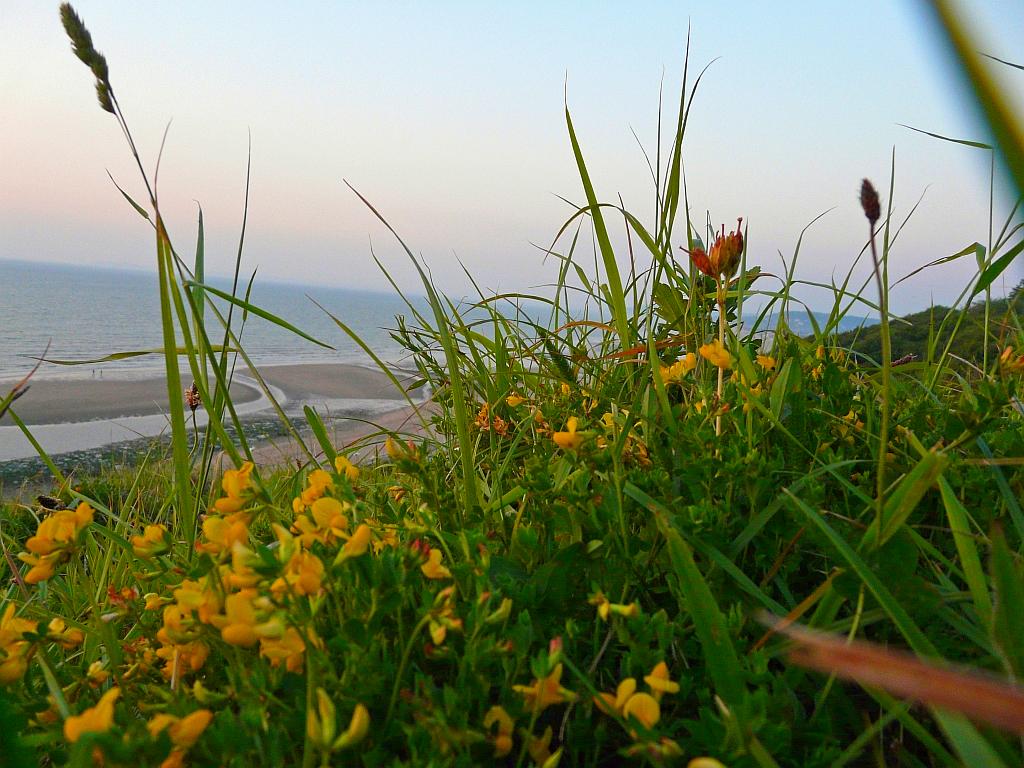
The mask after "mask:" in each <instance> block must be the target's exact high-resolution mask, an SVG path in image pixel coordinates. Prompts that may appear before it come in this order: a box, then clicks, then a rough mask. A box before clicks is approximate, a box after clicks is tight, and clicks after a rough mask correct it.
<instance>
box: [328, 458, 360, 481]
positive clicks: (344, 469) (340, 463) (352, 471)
mask: <svg viewBox="0 0 1024 768" xmlns="http://www.w3.org/2000/svg"><path fill="white" fill-rule="evenodd" d="M334 468H335V469H337V470H338V474H339V475H344V476H345V477H347V478H348V481H349V482H350V483H354V482H355V481H356V480H357V479H358V478H359V468H358V467H357V466H356V465H355V464H353V463H352V462H351V461H349V460H348V457H347V456H342V455H340V454H339V455H338V456H335V457H334Z"/></svg>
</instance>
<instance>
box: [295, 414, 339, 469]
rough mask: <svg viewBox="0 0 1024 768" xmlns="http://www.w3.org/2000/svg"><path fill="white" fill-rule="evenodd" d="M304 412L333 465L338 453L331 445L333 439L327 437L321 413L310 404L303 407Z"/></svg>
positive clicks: (329, 461)
mask: <svg viewBox="0 0 1024 768" xmlns="http://www.w3.org/2000/svg"><path fill="white" fill-rule="evenodd" d="M302 412H303V413H304V414H306V422H307V423H308V424H309V428H310V429H311V430H313V435H314V436H315V437H316V439H317V442H318V443H320V447H321V448H323V450H324V455H325V456H326V457H327V461H328V463H330V465H331V466H332V467H333V466H334V457H335V456H337V455H338V453H337V451H335V450H334V446H333V445H331V441H330V439H329V438H328V437H327V429H326V428H325V427H324V422H323V420H322V419H321V418H320V414H319V413H317V412H316V411H314V410H313V409H312V408H310V407H309V406H308V405H305V406H303V407H302Z"/></svg>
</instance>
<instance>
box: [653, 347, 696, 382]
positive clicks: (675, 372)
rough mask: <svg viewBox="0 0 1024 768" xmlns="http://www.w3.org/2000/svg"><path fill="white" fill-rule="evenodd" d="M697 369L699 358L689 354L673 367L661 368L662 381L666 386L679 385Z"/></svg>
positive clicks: (664, 366)
mask: <svg viewBox="0 0 1024 768" xmlns="http://www.w3.org/2000/svg"><path fill="white" fill-rule="evenodd" d="M696 367H697V356H696V355H695V354H693V352H687V353H686V354H685V355H683V356H682V357H681V358H679V359H678V360H676V361H675V362H674V363H672V364H671V365H663V366H661V369H660V372H661V380H662V381H663V382H665V383H666V384H678V383H679V382H680V381H682V380H683V377H684V376H686V374H688V373H689V372H690V371H692V370H693V369H694V368H696Z"/></svg>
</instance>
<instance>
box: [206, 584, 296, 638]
mask: <svg viewBox="0 0 1024 768" xmlns="http://www.w3.org/2000/svg"><path fill="white" fill-rule="evenodd" d="M258 596H259V592H257V591H256V590H255V589H243V590H242V591H240V592H236V593H235V594H233V595H229V596H228V597H227V599H225V600H224V615H223V616H214V617H213V621H212V623H213V624H214V626H217V627H220V636H221V637H222V638H224V642H226V643H230V644H231V645H237V646H240V647H242V648H252V646H254V645H256V642H257V641H258V640H259V639H260V638H261V637H280V636H281V635H282V634H283V633H284V627H283V626H282V625H281V622H280V620H279V619H274V618H271V619H270V620H269V621H265V622H260V620H259V617H258V614H257V607H256V605H255V601H256V599H257V598H258Z"/></svg>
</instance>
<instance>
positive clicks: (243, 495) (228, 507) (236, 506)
mask: <svg viewBox="0 0 1024 768" xmlns="http://www.w3.org/2000/svg"><path fill="white" fill-rule="evenodd" d="M252 470H253V464H252V462H251V461H247V462H245V463H244V464H242V466H241V468H240V469H229V470H226V471H225V472H224V477H222V478H221V481H220V487H221V488H222V489H223V490H224V493H225V494H226V496H225V497H224V498H222V499H217V500H216V501H215V502H213V508H214V509H215V510H217V511H218V512H220V513H221V514H222V515H230V514H232V513H234V512H237V511H238V510H240V509H241V508H242V507H244V506H245V502H246V500H247V496H248V495H249V494H248V492H249V489H250V488H251V487H252V479H251V477H250V476H251V475H252Z"/></svg>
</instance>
